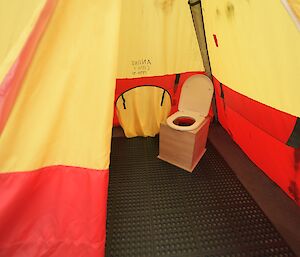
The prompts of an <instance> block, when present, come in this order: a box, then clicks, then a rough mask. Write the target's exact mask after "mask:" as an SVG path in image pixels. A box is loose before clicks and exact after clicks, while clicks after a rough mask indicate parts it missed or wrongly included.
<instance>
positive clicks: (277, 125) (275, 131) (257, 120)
mask: <svg viewBox="0 0 300 257" xmlns="http://www.w3.org/2000/svg"><path fill="white" fill-rule="evenodd" d="M214 85H215V90H216V93H217V94H218V96H220V95H221V92H220V82H219V81H218V80H217V79H216V78H214ZM222 88H223V93H224V103H222V104H220V103H219V105H223V104H225V105H226V106H228V107H230V108H231V109H232V110H234V111H235V112H237V113H239V114H240V115H241V116H242V117H243V118H244V119H247V120H248V121H249V122H251V123H253V124H254V125H255V126H257V127H259V128H260V129H262V130H263V131H265V132H266V133H268V134H270V136H273V137H275V138H276V139H277V140H279V141H281V142H282V143H286V142H287V141H288V139H289V137H290V135H291V133H292V131H293V129H294V127H295V124H296V121H297V117H296V116H293V115H290V114H288V113H285V112H282V111H279V110H277V109H275V108H272V107H270V106H267V105H265V104H262V103H259V102H258V101H255V100H253V99H251V98H249V97H246V96H244V95H242V94H240V93H238V92H236V91H234V90H232V89H230V88H229V87H227V86H225V85H222ZM220 100H221V101H222V102H223V99H220ZM219 107H221V106H219ZM221 109H224V108H221ZM221 116H222V115H221Z"/></svg>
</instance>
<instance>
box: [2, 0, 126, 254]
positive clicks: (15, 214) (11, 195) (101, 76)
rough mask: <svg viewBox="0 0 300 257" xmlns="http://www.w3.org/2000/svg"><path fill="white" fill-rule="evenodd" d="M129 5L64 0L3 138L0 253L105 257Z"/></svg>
mask: <svg viewBox="0 0 300 257" xmlns="http://www.w3.org/2000/svg"><path fill="white" fill-rule="evenodd" d="M42 2H43V1H35V4H36V6H35V8H32V13H33V12H35V11H36V10H37V6H40V5H41V4H42ZM1 3H2V2H1ZM10 3H11V4H12V5H15V4H16V1H12V2H10V1H6V3H5V5H7V6H9V5H10ZM121 6H122V5H121V1H105V0H100V1H99V0H92V1H89V2H84V1H82V0H60V1H58V4H57V6H56V9H55V11H54V13H53V15H52V17H51V20H50V22H49V24H48V26H47V29H46V31H45V33H44V35H43V37H42V39H41V41H40V42H39V44H38V47H37V48H36V50H35V53H34V56H33V59H32V62H31V64H30V67H29V69H28V71H27V73H26V76H25V78H24V80H23V82H22V85H21V90H20V92H19V96H18V98H17V100H16V102H15V105H14V108H13V110H12V112H11V115H10V117H9V119H8V121H7V123H6V126H5V127H4V130H3V132H2V134H1V136H0V195H1V201H0V230H1V235H0V256H11V257H14V256H21V255H22V256H42V255H48V254H49V253H50V252H51V256H57V257H61V256H95V257H96V256H97V257H98V256H104V245H105V217H106V197H107V183H108V166H109V154H110V141H111V129H112V115H113V100H114V92H115V78H116V72H117V65H116V64H117V56H118V42H119V40H118V37H119V24H120V12H121ZM1 11H2V10H1ZM28 16H29V17H30V16H31V15H28ZM14 18H15V19H16V20H18V13H17V12H14ZM20 19H22V22H23V17H22V15H21V16H20ZM11 29H12V28H11ZM19 33H21V30H20V32H19ZM15 38H17V36H16V37H15ZM1 63H2V62H1ZM20 212H22V215H20ZM16 242H17V243H16Z"/></svg>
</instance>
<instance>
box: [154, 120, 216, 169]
mask: <svg viewBox="0 0 300 257" xmlns="http://www.w3.org/2000/svg"><path fill="white" fill-rule="evenodd" d="M209 124H210V117H207V118H205V120H204V121H203V122H202V123H201V125H200V126H199V127H198V128H197V129H195V130H191V131H179V130H175V129H173V128H170V127H169V126H168V125H166V124H161V127H160V134H159V155H158V158H159V159H161V160H163V161H166V162H168V163H170V164H173V165H175V166H177V167H179V168H182V169H184V170H186V171H189V172H192V171H193V170H194V168H195V167H196V165H197V164H198V162H199V161H200V159H201V158H202V156H203V155H204V153H205V151H206V141H207V136H208V129H209Z"/></svg>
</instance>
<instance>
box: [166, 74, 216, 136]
mask: <svg viewBox="0 0 300 257" xmlns="http://www.w3.org/2000/svg"><path fill="white" fill-rule="evenodd" d="M213 91H214V89H213V84H212V82H211V80H210V79H209V78H208V77H207V76H205V75H194V76H191V77H190V78H188V79H187V80H186V81H185V83H184V84H183V86H182V90H181V94H180V99H179V105H178V112H176V113H174V114H172V115H171V116H169V117H168V118H167V125H168V126H169V127H171V128H173V129H176V130H180V131H190V130H194V129H196V128H198V127H199V126H200V125H201V123H202V122H203V121H204V120H205V118H206V117H207V115H208V112H209V109H210V106H211V99H212V96H213Z"/></svg>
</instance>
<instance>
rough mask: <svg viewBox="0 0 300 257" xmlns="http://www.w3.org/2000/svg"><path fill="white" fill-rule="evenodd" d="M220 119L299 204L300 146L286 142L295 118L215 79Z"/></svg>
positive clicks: (265, 170) (269, 174) (250, 155)
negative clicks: (222, 94) (288, 144)
mask: <svg viewBox="0 0 300 257" xmlns="http://www.w3.org/2000/svg"><path fill="white" fill-rule="evenodd" d="M214 85H215V91H216V103H217V110H218V118H219V121H220V123H221V124H222V126H223V127H224V128H225V129H226V130H227V131H228V133H229V134H230V135H231V137H232V138H233V140H234V141H235V142H236V143H237V144H238V145H239V146H240V147H241V148H242V149H243V151H244V152H245V153H246V154H247V155H248V156H249V158H250V159H251V160H252V161H253V162H254V163H255V164H256V165H257V166H258V167H259V168H261V169H262V170H263V171H264V172H265V173H266V175H267V176H269V177H270V179H272V180H273V181H274V182H275V183H276V184H278V185H279V186H280V187H281V188H282V189H283V190H284V191H285V192H286V193H287V194H288V195H289V196H290V197H291V198H292V199H294V200H295V202H296V203H297V204H298V205H300V149H295V148H292V147H289V146H287V145H286V141H287V139H288V137H289V136H290V134H291V132H292V130H293V127H294V124H295V122H296V117H294V116H292V115H289V114H287V113H284V112H281V111H278V110H276V109H274V108H271V107H268V106H266V105H264V104H261V103H259V102H257V101H254V100H252V99H250V98H248V97H246V96H243V95H241V94H239V93H237V92H235V91H233V90H231V89H230V88H228V87H226V86H224V85H223V86H222V90H223V93H224V99H223V98H222V97H221V88H220V82H219V81H218V80H217V79H216V78H214Z"/></svg>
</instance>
